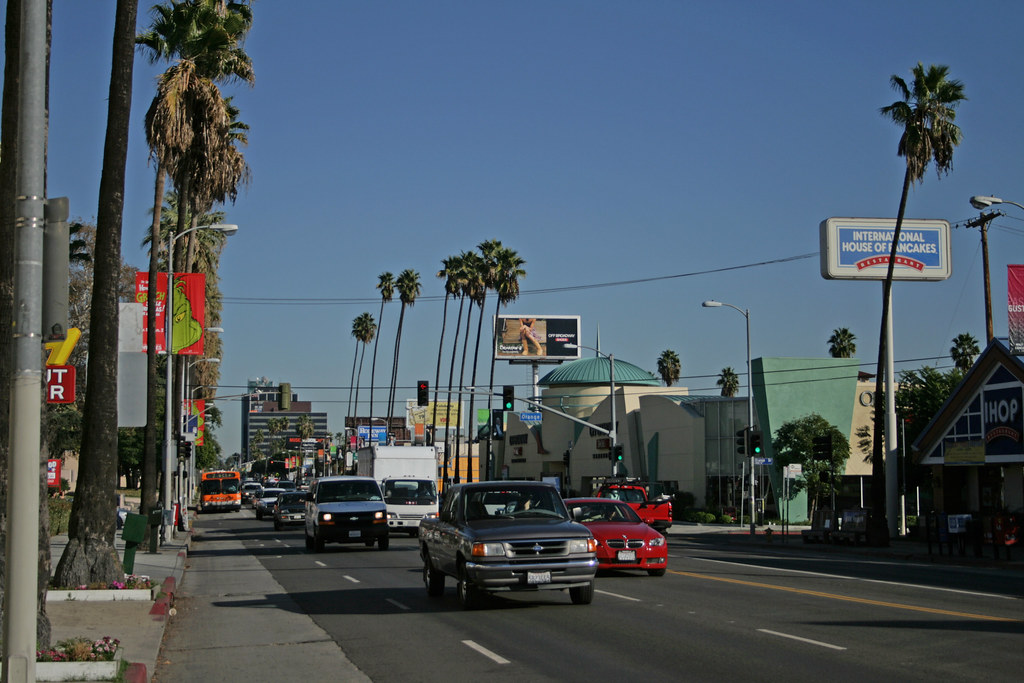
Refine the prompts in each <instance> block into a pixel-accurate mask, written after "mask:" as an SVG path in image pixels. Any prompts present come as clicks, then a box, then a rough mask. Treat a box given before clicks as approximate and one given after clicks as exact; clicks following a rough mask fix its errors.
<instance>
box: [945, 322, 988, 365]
mask: <svg viewBox="0 0 1024 683" xmlns="http://www.w3.org/2000/svg"><path fill="white" fill-rule="evenodd" d="M979 353H981V349H979V348H978V340H977V339H975V338H974V335H972V334H968V333H967V332H963V333H961V334H958V335H957V336H956V337H955V338H954V339H953V346H951V347H950V349H949V355H950V357H952V359H953V364H954V365H955V366H956V369H957V370H959V371H960V372H964V373H965V372H967V371H968V370H970V369H971V366H972V365H974V359H975V358H977V357H978V354H979Z"/></svg>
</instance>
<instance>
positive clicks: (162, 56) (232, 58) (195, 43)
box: [136, 0, 254, 514]
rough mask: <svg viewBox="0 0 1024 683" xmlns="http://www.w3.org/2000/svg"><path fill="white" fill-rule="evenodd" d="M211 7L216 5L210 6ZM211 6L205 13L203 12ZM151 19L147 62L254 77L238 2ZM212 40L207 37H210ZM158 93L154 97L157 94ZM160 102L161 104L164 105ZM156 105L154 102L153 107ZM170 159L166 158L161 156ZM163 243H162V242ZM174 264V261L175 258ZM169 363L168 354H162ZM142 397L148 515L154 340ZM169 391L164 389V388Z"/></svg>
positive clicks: (152, 134)
mask: <svg viewBox="0 0 1024 683" xmlns="http://www.w3.org/2000/svg"><path fill="white" fill-rule="evenodd" d="M214 5H216V6H214ZM211 9H213V10H214V11H213V12H211V11H209V10H211ZM152 11H153V14H154V21H153V24H152V25H151V27H150V29H149V30H148V31H145V32H142V33H140V34H139V35H138V37H137V38H136V43H137V44H138V46H139V47H140V49H142V50H143V51H148V53H149V55H148V56H149V59H150V63H155V62H157V61H160V60H165V61H171V60H174V59H178V60H179V61H180V60H189V61H192V62H194V63H195V64H197V66H198V67H199V68H198V71H199V73H201V74H202V75H204V76H205V77H207V78H212V79H214V80H215V81H222V80H226V79H238V80H242V81H244V82H247V83H250V84H251V83H252V82H253V80H254V76H253V70H252V62H251V60H250V59H249V57H248V56H247V55H246V54H245V52H244V51H242V49H241V48H240V47H239V44H240V42H241V40H242V39H243V38H244V36H245V34H246V33H247V32H248V30H249V27H250V26H251V25H252V12H251V10H250V8H249V7H248V6H247V4H246V3H244V2H230V3H225V2H224V1H223V0H217V2H215V3H214V2H200V3H195V2H172V3H171V4H164V5H157V6H155V7H154V8H153V10H152ZM211 38H213V39H211ZM158 96H159V95H158ZM165 104H166V103H165ZM225 104H226V106H225V111H226V112H227V114H228V117H229V121H230V120H234V118H235V117H236V114H237V110H235V111H234V113H233V112H232V107H231V105H230V102H229V101H228V102H226V103H225ZM155 105H156V103H155V102H154V105H153V106H155ZM237 130H238V128H237V127H234V128H232V125H231V123H229V126H228V136H229V138H230V139H232V140H237V137H234V138H232V137H231V136H232V135H234V134H237ZM167 136H168V134H167V132H166V131H164V132H162V133H159V134H158V132H157V131H150V130H148V129H147V142H148V143H149V145H150V150H151V152H152V153H153V156H154V158H155V160H156V178H155V184H154V199H153V222H152V226H151V240H152V242H153V243H154V244H156V243H157V242H159V240H160V235H159V230H160V225H161V208H162V207H163V204H164V199H163V197H164V185H165V176H166V171H167V166H166V164H165V160H164V151H163V150H162V149H158V146H159V145H160V142H159V141H160V140H161V139H163V138H165V137H167ZM166 161H167V162H170V161H171V160H170V159H167V160H166ZM165 244H166V243H165ZM179 263H180V261H179ZM157 267H158V264H157V250H156V249H151V250H150V255H149V282H150V283H155V282H156V279H157ZM147 335H148V339H150V340H153V339H155V338H156V297H149V299H148V330H147ZM168 362H170V357H168ZM146 371H147V372H146V374H147V380H146V382H147V389H148V390H147V395H146V431H145V437H144V446H143V449H144V457H143V469H142V471H143V475H142V510H141V512H142V513H143V514H148V513H149V511H150V510H151V509H153V508H154V507H155V506H156V469H157V459H156V398H157V397H156V386H157V357H156V344H155V343H153V342H150V343H149V345H148V347H147V365H146ZM167 390H168V391H170V387H168V388H167Z"/></svg>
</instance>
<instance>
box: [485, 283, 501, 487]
mask: <svg viewBox="0 0 1024 683" xmlns="http://www.w3.org/2000/svg"><path fill="white" fill-rule="evenodd" d="M500 314H501V296H496V297H495V301H494V321H493V324H492V326H491V374H490V377H489V378H488V380H487V411H488V413H489V412H490V411H491V398H492V397H493V396H494V363H495V360H496V358H495V352H496V349H497V348H498V316H499V315H500ZM493 436H494V434H492V433H491V430H490V429H488V430H487V451H486V459H485V460H484V462H483V469H482V471H483V476H484V478H485V479H493V477H494V475H492V474H491V443H492V437H493Z"/></svg>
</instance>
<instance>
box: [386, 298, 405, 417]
mask: <svg viewBox="0 0 1024 683" xmlns="http://www.w3.org/2000/svg"><path fill="white" fill-rule="evenodd" d="M404 324H405V302H404V301H403V302H402V307H401V308H400V309H399V312H398V330H397V331H396V332H395V356H394V358H393V359H392V361H391V393H390V394H389V396H388V423H387V424H388V431H390V430H391V417H392V416H393V415H394V413H395V393H396V391H395V389H396V384H397V382H398V353H399V350H400V348H401V346H402V325H404Z"/></svg>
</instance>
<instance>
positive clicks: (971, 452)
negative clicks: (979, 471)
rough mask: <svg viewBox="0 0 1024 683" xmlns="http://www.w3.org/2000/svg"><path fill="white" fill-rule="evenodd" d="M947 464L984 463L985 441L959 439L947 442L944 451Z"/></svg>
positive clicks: (943, 459) (943, 457)
mask: <svg viewBox="0 0 1024 683" xmlns="http://www.w3.org/2000/svg"><path fill="white" fill-rule="evenodd" d="M942 462H943V463H944V464H946V465H984V464H985V442H984V441H957V442H953V443H948V442H947V443H946V445H945V448H944V449H943V453H942Z"/></svg>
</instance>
